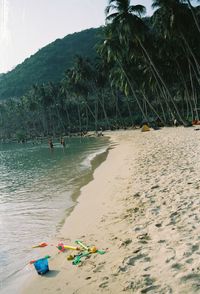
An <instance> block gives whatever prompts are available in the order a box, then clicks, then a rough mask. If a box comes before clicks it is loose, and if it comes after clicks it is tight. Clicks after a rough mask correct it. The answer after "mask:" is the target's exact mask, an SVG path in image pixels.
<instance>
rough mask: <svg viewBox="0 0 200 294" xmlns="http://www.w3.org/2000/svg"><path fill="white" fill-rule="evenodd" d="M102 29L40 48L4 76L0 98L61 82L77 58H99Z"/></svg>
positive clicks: (1, 81)
mask: <svg viewBox="0 0 200 294" xmlns="http://www.w3.org/2000/svg"><path fill="white" fill-rule="evenodd" d="M100 33H101V28H97V29H88V30H84V31H82V32H79V33H74V34H71V35H67V36H66V37H64V38H63V39H57V40H56V41H54V42H53V43H51V44H49V45H47V46H45V47H44V48H42V49H40V50H39V51H38V52H37V53H36V54H34V55H32V56H31V57H30V58H27V59H26V60H25V61H24V62H23V63H21V64H19V65H18V66H16V68H15V69H13V70H12V71H10V72H8V73H6V74H4V75H3V76H1V79H0V99H6V98H9V97H20V96H21V95H23V94H24V93H25V92H26V91H27V90H28V89H29V88H30V87H31V86H32V85H33V84H35V83H38V84H41V83H43V82H48V81H54V82H56V81H59V80H61V78H62V76H63V73H64V72H65V70H66V69H67V68H70V67H71V66H72V64H73V60H74V57H75V55H81V56H83V57H89V58H90V59H92V58H95V56H96V51H95V48H94V47H95V45H96V43H97V42H98V40H99V39H100Z"/></svg>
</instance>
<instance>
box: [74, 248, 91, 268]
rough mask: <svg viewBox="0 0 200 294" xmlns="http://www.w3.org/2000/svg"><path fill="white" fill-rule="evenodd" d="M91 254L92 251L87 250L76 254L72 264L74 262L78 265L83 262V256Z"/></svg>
mask: <svg viewBox="0 0 200 294" xmlns="http://www.w3.org/2000/svg"><path fill="white" fill-rule="evenodd" d="M89 254H90V252H88V251H85V252H82V253H80V254H78V255H76V256H75V257H74V260H73V261H72V264H73V265H77V264H79V263H80V262H81V258H82V257H86V256H88V255H89Z"/></svg>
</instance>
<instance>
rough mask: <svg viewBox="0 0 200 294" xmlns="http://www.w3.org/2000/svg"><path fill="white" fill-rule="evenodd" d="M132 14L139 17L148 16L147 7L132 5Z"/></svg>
mask: <svg viewBox="0 0 200 294" xmlns="http://www.w3.org/2000/svg"><path fill="white" fill-rule="evenodd" d="M129 11H130V12H135V13H136V14H138V15H139V16H141V15H144V14H146V7H145V6H143V5H132V6H130V8H129Z"/></svg>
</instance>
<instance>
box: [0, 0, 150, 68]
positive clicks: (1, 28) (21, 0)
mask: <svg viewBox="0 0 200 294" xmlns="http://www.w3.org/2000/svg"><path fill="white" fill-rule="evenodd" d="M107 3H108V1H107V0H0V73H2V72H6V71H8V70H11V69H12V68H13V67H14V66H16V65H17V64H19V63H21V62H22V61H24V59H25V58H27V57H29V56H30V55H32V54H34V53H35V52H37V51H38V49H40V48H42V47H44V46H45V45H47V44H49V43H51V42H53V41H54V40H56V39H57V38H63V37H64V36H66V35H68V34H70V33H74V32H79V31H81V30H83V29H87V28H91V27H98V26H100V25H103V24H104V20H105V15H104V9H105V7H106V5H107ZM133 3H135V4H138V3H140V4H143V5H145V6H146V8H147V12H148V14H150V13H151V9H150V7H151V1H150V0H138V1H133Z"/></svg>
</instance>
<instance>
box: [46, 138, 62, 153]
mask: <svg viewBox="0 0 200 294" xmlns="http://www.w3.org/2000/svg"><path fill="white" fill-rule="evenodd" d="M48 144H49V148H50V150H52V149H53V141H52V139H51V138H49V140H48ZM60 144H61V145H62V146H63V147H65V139H64V138H63V137H61V138H60Z"/></svg>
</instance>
